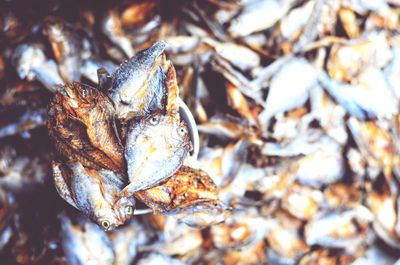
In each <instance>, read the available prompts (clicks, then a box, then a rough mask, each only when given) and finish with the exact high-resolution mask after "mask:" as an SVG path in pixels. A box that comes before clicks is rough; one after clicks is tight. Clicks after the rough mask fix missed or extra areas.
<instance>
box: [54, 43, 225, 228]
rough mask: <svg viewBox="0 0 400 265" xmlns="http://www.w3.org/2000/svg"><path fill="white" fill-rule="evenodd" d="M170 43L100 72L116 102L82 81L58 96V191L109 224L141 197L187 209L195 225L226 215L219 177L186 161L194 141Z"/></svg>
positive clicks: (166, 208) (164, 207) (165, 209)
mask: <svg viewBox="0 0 400 265" xmlns="http://www.w3.org/2000/svg"><path fill="white" fill-rule="evenodd" d="M164 49H165V43H164V42H157V43H156V44H154V45H153V46H152V47H150V48H149V49H147V50H144V51H142V52H140V53H138V54H137V55H135V56H134V57H132V58H131V59H130V60H128V61H126V62H125V63H123V64H121V65H120V67H119V68H118V69H117V70H116V71H115V72H114V73H113V74H112V75H108V74H107V73H106V72H101V71H100V72H99V73H100V80H99V81H100V87H101V90H102V91H106V92H107V93H108V95H109V97H110V98H111V100H112V101H113V103H112V102H111V101H110V100H109V99H108V97H106V96H105V95H104V94H103V93H102V92H101V91H100V90H96V89H94V88H92V87H90V86H87V85H83V84H80V83H72V84H67V85H65V86H63V87H62V88H60V91H59V92H57V93H56V94H55V96H54V98H53V99H52V101H51V103H50V107H49V110H48V114H49V120H48V129H49V134H50V137H51V138H52V139H53V142H54V145H55V149H56V151H57V160H55V161H54V162H53V174H54V179H55V184H56V188H57V191H58V193H59V194H60V195H61V197H63V199H64V200H66V201H67V202H68V203H69V204H71V205H72V206H74V207H75V208H77V209H78V210H80V211H82V212H83V213H84V214H85V215H86V216H88V217H89V218H91V219H92V220H93V221H95V222H96V223H98V224H99V225H101V226H102V227H103V228H104V229H105V230H110V229H113V228H115V227H117V226H119V225H122V224H125V223H126V222H127V221H128V220H129V219H130V218H131V217H132V215H133V212H134V208H135V199H134V198H137V199H139V200H141V201H143V202H144V203H145V204H146V205H148V206H149V207H150V208H151V209H153V210H154V211H157V212H161V213H172V212H174V213H175V214H179V215H180V216H181V220H182V221H183V222H186V223H188V224H190V225H193V226H202V225H209V224H212V223H215V222H220V221H221V220H223V219H221V218H220V217H217V216H221V217H222V216H223V212H224V208H223V207H222V205H220V203H219V202H218V197H217V189H216V187H215V186H214V184H213V182H212V180H211V179H210V178H209V177H208V176H207V174H206V173H204V172H202V171H199V170H195V169H190V168H186V167H182V165H183V162H184V159H185V158H186V157H187V155H188V154H189V152H190V151H192V149H193V144H192V143H191V142H190V134H189V129H188V127H187V124H186V121H184V120H181V117H180V114H179V110H180V108H179V104H180V103H179V100H178V98H179V95H178V93H179V90H178V85H177V81H176V76H175V70H174V67H173V66H172V64H171V63H170V61H166V60H165V58H164V57H162V53H163V51H164ZM103 71H104V70H103ZM164 76H165V79H164ZM108 79H109V80H108ZM106 86H108V87H106ZM114 106H116V107H114ZM183 111H185V110H183ZM187 115H190V114H187ZM115 118H116V120H115ZM117 123H118V126H119V128H117ZM121 138H122V141H123V142H125V144H124V145H122V144H121V140H120V139H121ZM125 161H126V162H125ZM179 168H181V169H179ZM178 169H179V170H178ZM163 182H165V183H163ZM160 184H161V186H157V185H160ZM175 187H179V189H178V188H175Z"/></svg>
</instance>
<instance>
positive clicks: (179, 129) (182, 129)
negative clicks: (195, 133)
mask: <svg viewBox="0 0 400 265" xmlns="http://www.w3.org/2000/svg"><path fill="white" fill-rule="evenodd" d="M186 133H187V129H186V128H185V127H179V128H178V134H179V135H180V136H184V135H185V134H186Z"/></svg>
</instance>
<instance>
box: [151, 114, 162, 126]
mask: <svg viewBox="0 0 400 265" xmlns="http://www.w3.org/2000/svg"><path fill="white" fill-rule="evenodd" d="M159 121H160V118H159V117H158V116H153V117H151V118H150V124H152V125H157V124H158V122H159Z"/></svg>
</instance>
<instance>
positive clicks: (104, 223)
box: [101, 220, 111, 230]
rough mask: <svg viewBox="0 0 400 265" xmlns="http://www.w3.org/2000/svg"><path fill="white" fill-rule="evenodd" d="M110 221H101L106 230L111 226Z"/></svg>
mask: <svg viewBox="0 0 400 265" xmlns="http://www.w3.org/2000/svg"><path fill="white" fill-rule="evenodd" d="M110 225H111V224H110V221H108V220H103V221H101V226H102V227H103V228H104V229H105V230H107V229H108V228H110Z"/></svg>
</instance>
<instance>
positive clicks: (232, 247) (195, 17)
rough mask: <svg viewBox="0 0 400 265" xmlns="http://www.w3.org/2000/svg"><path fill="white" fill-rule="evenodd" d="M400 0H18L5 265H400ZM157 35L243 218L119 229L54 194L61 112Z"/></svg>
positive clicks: (1, 99)
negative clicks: (60, 97) (66, 95)
mask: <svg viewBox="0 0 400 265" xmlns="http://www.w3.org/2000/svg"><path fill="white" fill-rule="evenodd" d="M399 13H400V2H399V1H397V0H387V1H385V0H342V1H340V0H337V1H334V0H309V1H299V0H241V1H240V0H237V1H234V0H231V1H218V0H199V1H194V0H193V1H192V0H187V1H183V0H182V1H178V0H175V1H162V0H160V1H153V0H150V1H119V2H114V1H84V0H82V1H28V0H26V1H18V0H15V1H2V2H1V3H0V201H1V202H0V206H1V208H0V264H88V263H89V262H92V263H90V264H149V263H151V262H153V263H154V264H353V265H367V264H382V265H384V264H388V265H389V264H394V263H395V262H396V260H397V259H398V258H399V256H400V255H399V252H398V248H399V247H400V241H399V240H400V219H399V217H398V210H399V205H398V198H399V180H400V178H399V177H400V164H399V148H400V146H399V139H400V138H399V137H400V124H399V122H400V120H399V97H400V80H399V77H400V36H399V29H400V28H399ZM159 39H164V40H166V41H167V42H168V44H169V46H168V48H167V57H168V58H169V59H171V60H172V62H173V63H174V65H175V68H176V70H177V74H178V82H179V85H180V89H181V91H180V94H181V96H182V97H183V99H184V101H185V102H186V103H187V104H188V106H189V107H190V109H191V110H192V113H193V115H194V116H195V118H196V121H197V123H198V125H199V131H200V137H201V152H200V156H199V162H198V166H199V167H200V168H202V169H203V170H205V171H206V172H207V173H208V174H209V175H210V176H211V177H212V179H213V180H214V182H215V183H216V184H217V185H218V187H219V189H220V199H221V200H222V201H223V202H225V203H226V204H227V205H229V206H231V207H232V208H233V210H232V213H231V215H230V216H229V217H228V218H227V220H226V221H225V222H224V223H221V224H218V225H215V226H212V227H208V228H204V229H197V230H196V229H192V228H189V227H188V226H186V225H184V224H180V223H178V222H177V220H176V219H175V218H173V217H171V216H168V217H166V216H159V215H152V214H148V215H144V216H140V217H135V218H134V220H133V221H132V222H131V223H130V224H129V225H127V226H125V227H122V228H120V229H118V230H116V231H113V232H110V233H105V232H103V231H102V230H101V229H100V228H98V227H97V226H96V225H95V224H93V223H91V222H90V221H87V220H86V219H84V218H81V217H80V214H79V213H77V212H76V211H75V210H74V209H73V208H72V207H71V206H69V205H68V204H67V203H65V202H64V201H62V199H61V198H60V197H59V196H58V194H57V193H56V191H55V189H54V187H53V183H52V176H51V171H50V162H51V157H52V149H51V143H50V141H49V138H48V134H47V129H46V127H45V121H46V106H47V103H48V101H49V99H50V98H51V96H52V93H53V92H54V85H57V84H60V83H65V82H71V81H82V82H84V83H86V84H90V85H92V86H96V84H97V74H96V70H97V69H98V68H99V67H104V68H106V69H107V70H108V71H110V72H112V71H113V69H115V68H116V67H117V66H118V65H119V64H120V63H121V62H123V61H124V60H126V59H127V58H130V57H131V56H133V55H134V54H135V53H136V52H137V51H139V50H141V49H144V48H147V47H149V46H150V45H151V44H152V43H154V42H155V41H157V40H159ZM399 264H400V262H399Z"/></svg>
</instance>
